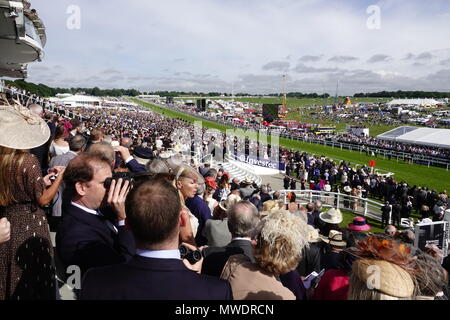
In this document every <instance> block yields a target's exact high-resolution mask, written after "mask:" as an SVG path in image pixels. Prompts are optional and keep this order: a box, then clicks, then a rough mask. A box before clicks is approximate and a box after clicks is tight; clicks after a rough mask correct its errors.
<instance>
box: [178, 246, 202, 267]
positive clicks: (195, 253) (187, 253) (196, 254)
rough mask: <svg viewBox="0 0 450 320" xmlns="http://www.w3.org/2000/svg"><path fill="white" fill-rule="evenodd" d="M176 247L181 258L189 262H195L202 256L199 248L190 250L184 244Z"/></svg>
mask: <svg viewBox="0 0 450 320" xmlns="http://www.w3.org/2000/svg"><path fill="white" fill-rule="evenodd" d="M178 249H179V250H180V256H181V259H186V260H187V261H189V263H190V264H196V263H197V262H199V261H200V260H202V258H203V252H202V251H200V250H191V249H189V248H188V247H186V246H185V245H180V247H179V248H178Z"/></svg>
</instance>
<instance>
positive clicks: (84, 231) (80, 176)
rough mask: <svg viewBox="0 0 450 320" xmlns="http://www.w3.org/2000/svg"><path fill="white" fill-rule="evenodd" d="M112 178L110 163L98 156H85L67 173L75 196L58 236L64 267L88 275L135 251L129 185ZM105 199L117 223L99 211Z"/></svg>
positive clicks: (60, 255)
mask: <svg viewBox="0 0 450 320" xmlns="http://www.w3.org/2000/svg"><path fill="white" fill-rule="evenodd" d="M111 176H112V172H111V167H110V164H109V161H108V160H107V159H105V158H103V157H102V156H101V155H98V154H90V153H83V154H81V155H79V156H78V157H76V158H74V159H73V160H72V161H71V162H70V163H69V165H68V167H67V169H66V171H65V173H64V182H65V184H66V188H67V189H68V191H69V193H70V194H72V200H71V202H70V204H67V205H66V206H63V220H62V223H61V226H60V228H59V230H58V232H57V235H56V252H57V259H56V260H57V261H58V262H60V264H61V265H62V266H61V267H64V270H65V269H66V268H67V266H70V265H77V266H79V267H80V269H81V273H82V274H84V273H85V272H86V271H87V270H88V269H89V268H92V267H98V266H105V265H110V264H114V263H121V262H124V261H126V260H127V259H129V258H130V257H131V256H132V255H133V254H134V251H135V245H134V240H133V237H132V235H131V233H130V232H129V231H128V230H126V229H125V226H124V225H125V208H124V202H125V197H126V194H127V192H128V191H127V190H128V181H126V182H125V183H124V185H123V186H122V181H121V180H119V181H118V182H117V183H116V182H115V181H113V182H111V185H110V187H109V191H108V192H107V189H106V188H105V185H104V181H105V180H106V179H108V178H110V177H111ZM105 197H107V198H108V201H107V202H108V204H109V205H110V206H111V207H112V209H113V211H114V213H115V214H116V217H115V220H112V219H111V218H108V217H106V216H105V215H104V214H102V212H101V211H100V210H99V208H100V207H101V205H102V203H104V200H105Z"/></svg>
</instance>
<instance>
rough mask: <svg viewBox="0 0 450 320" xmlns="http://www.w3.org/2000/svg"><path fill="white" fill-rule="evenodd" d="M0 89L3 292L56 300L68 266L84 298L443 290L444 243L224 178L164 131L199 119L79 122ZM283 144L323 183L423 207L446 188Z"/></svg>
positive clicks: (99, 114) (420, 294) (399, 295)
mask: <svg viewBox="0 0 450 320" xmlns="http://www.w3.org/2000/svg"><path fill="white" fill-rule="evenodd" d="M3 100H4V102H3V103H4V104H5V105H4V106H0V121H1V122H2V123H4V124H5V125H2V126H1V127H0V173H1V174H0V257H1V260H0V298H1V299H13V300H23V299H46V300H50V299H57V298H58V292H59V291H58V287H59V286H60V285H62V283H64V281H67V276H68V275H67V274H66V270H67V268H68V267H69V266H76V267H78V268H79V270H80V272H81V276H82V281H81V286H80V287H77V288H75V295H76V297H77V298H78V299H81V300H96V299H100V300H103V299H114V300H116V299H117V300H119V299H121V300H126V299H155V300H159V299H183V300H196V299H201V300H211V299H219V300H228V299H236V300H255V299H258V300H267V299H268V300H295V299H297V300H305V299H318V300H321V299H327V300H329V299H356V300H357V299H373V300H384V299H443V298H446V296H447V295H448V289H447V286H448V270H449V264H448V262H449V261H448V257H443V256H442V252H441V251H440V250H438V249H436V248H433V247H430V248H429V250H428V251H427V252H421V251H420V250H416V248H413V247H412V245H411V244H410V242H409V241H408V239H409V238H408V237H407V236H405V235H404V234H403V233H404V232H394V233H393V232H392V230H390V229H389V233H390V235H388V234H382V235H381V234H370V233H367V232H368V231H369V230H370V226H368V225H367V223H366V221H365V220H364V218H362V217H355V219H354V220H353V222H352V223H351V224H349V225H343V218H342V214H341V212H340V211H339V210H338V209H334V208H331V209H329V210H324V209H323V208H322V205H321V203H320V201H318V202H315V203H308V204H307V205H306V206H305V207H303V206H301V205H300V204H298V203H297V202H296V201H295V198H294V201H292V198H293V197H295V196H294V195H292V194H291V202H290V203H289V204H285V203H284V201H283V200H281V199H280V192H277V191H274V190H271V187H270V185H265V186H258V185H256V184H255V183H254V182H253V181H251V180H249V179H248V178H246V179H242V181H239V180H237V179H231V178H232V177H230V175H229V173H227V172H226V171H224V170H223V169H221V168H214V167H212V166H211V165H207V164H203V163H198V162H196V161H194V159H193V158H191V157H186V156H183V155H182V154H181V151H182V150H181V149H182V148H183V147H187V148H190V147H191V145H188V146H183V143H182V141H181V140H180V141H172V140H171V138H170V137H171V132H172V131H173V130H174V128H180V127H183V128H186V129H187V130H188V132H192V131H193V130H194V129H193V128H192V127H191V126H190V125H189V124H187V123H186V122H184V121H181V120H177V119H168V118H165V117H163V116H161V115H157V114H154V113H151V112H140V111H129V112H128V111H123V112H122V111H121V112H119V111H114V110H107V109H98V110H82V109H80V110H76V112H78V114H79V115H80V117H79V118H81V119H82V120H81V121H80V120H78V119H71V120H67V119H63V118H60V117H54V116H49V115H46V114H44V112H43V111H44V110H42V108H41V107H40V106H39V105H31V106H30V108H25V107H22V106H20V105H16V104H14V102H13V101H11V100H10V99H8V97H3ZM44 119H47V121H45V120H44ZM205 142H206V143H205V144H204V145H203V146H202V147H204V149H205V150H208V141H205ZM52 143H53V148H51V146H52ZM67 147H68V150H67ZM250 148H251V145H250V144H249V145H248V146H247V148H246V149H250ZM28 150H30V152H29V151H28ZM51 150H53V151H51ZM66 150H67V151H66ZM191 151H195V150H191ZM203 151H204V150H203ZM269 154H270V151H269ZM281 154H282V157H285V158H286V159H287V162H288V165H289V166H290V169H289V170H290V172H289V174H291V172H292V173H293V174H295V175H297V178H299V177H300V175H302V177H300V179H302V178H303V179H304V181H314V182H316V181H317V182H318V183H317V184H318V185H319V187H320V184H321V181H322V180H324V181H325V185H326V182H327V181H328V184H329V185H330V186H331V187H340V186H344V187H343V188H344V189H345V188H346V187H351V188H355V189H356V190H358V189H359V188H358V186H361V191H360V192H361V195H362V193H363V192H364V191H362V188H363V187H364V189H365V190H366V192H370V193H374V194H378V196H381V197H383V198H384V199H386V200H387V201H392V198H395V199H401V200H403V199H407V200H408V201H409V202H411V203H412V206H413V207H414V206H415V207H417V206H419V207H420V208H422V206H424V205H425V206H426V205H429V206H431V205H432V204H433V203H434V202H435V201H437V200H436V199H440V200H444V198H445V200H446V201H448V197H447V196H446V193H441V194H435V193H433V192H431V193H430V194H429V193H428V192H427V190H424V189H420V190H419V188H416V189H414V188H408V187H407V185H406V186H405V185H404V184H403V183H401V184H398V183H396V182H395V181H394V180H393V179H385V180H383V179H382V178H381V177H376V176H371V175H370V174H369V173H368V172H367V168H361V169H359V170H352V169H351V168H350V167H349V166H347V165H346V164H345V163H342V164H335V163H333V162H332V161H330V160H327V159H325V158H320V157H319V158H317V157H312V156H308V155H307V154H301V153H293V152H290V151H288V150H284V149H281ZM297 171H298V174H297ZM306 174H307V176H306ZM305 176H306V179H305ZM377 178H380V184H379V185H377V186H376V187H373V188H372V180H373V179H374V180H375V182H376V180H377ZM344 180H345V181H344ZM311 185H312V183H311V184H310V186H311ZM375 185H376V184H375ZM414 190H417V194H415V192H416V191H414ZM273 191H274V192H273ZM423 191H425V193H424V192H423ZM424 195H425V196H424ZM431 195H433V196H431ZM389 203H391V202H389ZM432 208H433V207H432ZM424 211H425V210H424ZM428 213H430V212H428ZM429 215H431V214H429ZM423 216H424V217H425V216H426V212H424V213H423ZM49 227H50V230H51V231H55V232H56V241H55V243H53V242H52V240H51V237H50V233H49ZM444 258H445V259H444ZM443 259H444V262H443V264H442V260H443ZM371 265H375V266H377V267H379V268H380V270H381V272H380V277H381V281H380V282H379V283H380V285H378V286H375V287H368V286H367V285H366V283H367V273H365V272H364V270H366V269H367V266H371ZM322 270H323V272H322ZM425 270H426V271H425ZM317 274H319V275H318V276H317V277H316V276H315V275H317ZM399 275H400V276H399ZM55 278H58V280H56V279H55Z"/></svg>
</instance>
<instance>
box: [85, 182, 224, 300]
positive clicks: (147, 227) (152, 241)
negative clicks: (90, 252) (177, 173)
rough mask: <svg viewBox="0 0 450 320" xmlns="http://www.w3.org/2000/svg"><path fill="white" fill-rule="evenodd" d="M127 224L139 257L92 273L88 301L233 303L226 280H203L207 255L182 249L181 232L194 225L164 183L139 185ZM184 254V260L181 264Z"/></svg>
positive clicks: (131, 195)
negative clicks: (201, 272) (218, 301)
mask: <svg viewBox="0 0 450 320" xmlns="http://www.w3.org/2000/svg"><path fill="white" fill-rule="evenodd" d="M125 209H126V225H127V228H129V229H130V230H131V232H132V233H133V236H134V239H135V241H136V247H137V251H136V255H135V256H134V257H132V258H131V260H130V261H128V262H127V263H123V264H115V265H110V266H106V267H101V268H93V269H91V270H89V271H88V272H87V273H86V275H85V277H84V279H83V282H82V285H81V296H80V297H81V299H85V300H129V299H132V300H144V299H145V300H159V299H165V300H172V299H175V300H214V299H218V300H228V299H231V298H232V293H231V288H230V285H229V283H228V282H227V281H224V280H221V279H218V278H216V277H212V276H207V275H201V274H199V272H200V270H201V265H202V262H203V259H202V254H201V252H200V251H198V250H197V248H195V247H194V246H192V245H190V244H186V243H183V244H182V246H181V247H180V246H179V235H180V227H183V226H184V225H185V224H187V223H190V222H189V216H188V215H187V214H186V213H185V211H183V210H182V207H181V202H180V195H179V193H178V191H177V189H176V188H175V187H174V186H173V185H172V184H171V183H170V182H169V181H167V179H164V178H149V179H146V180H144V181H141V182H140V183H137V184H135V185H134V187H133V189H132V190H131V191H130V193H129V195H128V197H127V199H126V203H125ZM182 255H183V257H184V258H185V259H183V260H182Z"/></svg>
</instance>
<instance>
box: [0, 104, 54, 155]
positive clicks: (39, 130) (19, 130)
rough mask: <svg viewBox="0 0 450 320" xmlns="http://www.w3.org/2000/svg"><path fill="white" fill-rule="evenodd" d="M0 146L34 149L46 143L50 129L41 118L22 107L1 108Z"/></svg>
mask: <svg viewBox="0 0 450 320" xmlns="http://www.w3.org/2000/svg"><path fill="white" fill-rule="evenodd" d="M0 123H1V125H0V146H3V147H7V148H12V149H21V150H25V149H32V148H36V147H39V146H41V145H43V144H44V143H46V142H47V141H48V139H49V138H50V128H49V127H48V125H47V123H45V121H44V120H42V119H41V118H40V117H39V116H37V115H35V114H33V113H32V112H31V111H30V110H29V109H28V108H25V107H23V106H21V105H13V106H0Z"/></svg>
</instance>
